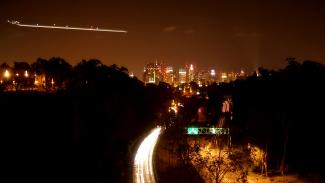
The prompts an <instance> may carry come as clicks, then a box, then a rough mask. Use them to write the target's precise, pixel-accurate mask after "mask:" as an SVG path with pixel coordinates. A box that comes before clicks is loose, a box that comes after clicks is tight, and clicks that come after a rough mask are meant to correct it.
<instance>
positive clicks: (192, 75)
mask: <svg viewBox="0 0 325 183" xmlns="http://www.w3.org/2000/svg"><path fill="white" fill-rule="evenodd" d="M187 70H188V72H187V73H188V75H187V83H190V82H191V81H194V79H195V72H194V66H193V64H191V65H190V66H188V67H187Z"/></svg>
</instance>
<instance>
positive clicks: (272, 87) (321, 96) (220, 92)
mask: <svg viewBox="0 0 325 183" xmlns="http://www.w3.org/2000/svg"><path fill="white" fill-rule="evenodd" d="M324 84H325V66H324V65H322V64H319V63H317V62H313V61H304V62H303V63H299V62H297V61H296V60H295V59H293V58H290V59H288V65H287V66H286V67H285V68H284V69H281V70H278V71H272V70H267V69H263V68H260V69H259V72H258V73H256V74H255V75H253V76H250V77H248V78H247V79H245V80H236V81H234V82H231V83H229V84H220V85H214V86H210V88H209V93H210V95H209V96H211V97H210V100H212V101H213V97H214V98H215V101H222V100H221V99H220V96H225V95H230V96H232V100H233V114H232V116H233V119H232V120H231V124H230V126H231V130H232V137H233V141H234V143H237V144H245V143H246V144H247V143H248V142H250V143H253V144H256V145H258V146H259V147H261V148H262V149H263V150H265V151H266V152H267V161H268V167H269V170H270V171H271V172H272V171H273V172H275V173H276V172H278V173H282V174H285V173H299V174H300V175H303V176H305V177H309V178H311V177H312V178H314V177H317V176H320V175H324V172H322V170H324V168H323V165H324V163H325V161H324V160H325V156H324V150H323V149H324V147H323V145H324V142H323V139H324V128H323V126H324V125H323V123H324V122H325V116H324V112H325V111H324V103H325V87H324ZM218 97H219V99H218ZM215 105H216V106H218V108H220V107H221V103H220V102H219V103H216V104H215ZM315 181H316V180H315Z"/></svg>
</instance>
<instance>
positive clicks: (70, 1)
mask: <svg viewBox="0 0 325 183" xmlns="http://www.w3.org/2000/svg"><path fill="white" fill-rule="evenodd" d="M7 19H13V20H18V21H20V22H21V23H29V24H36V23H38V24H45V25H52V24H54V23H55V24H56V25H70V26H81V27H90V26H91V25H93V26H98V27H100V28H107V29H124V30H127V31H128V32H129V33H128V34H123V33H103V32H87V31H73V30H50V29H36V28H24V27H18V26H14V25H11V24H8V23H7V22H6V21H7ZM53 56H59V57H62V58H64V59H66V60H67V61H68V62H70V63H71V64H73V65H74V64H76V63H77V62H79V61H81V60H82V59H90V58H98V59H100V60H101V61H102V62H103V63H105V64H107V65H111V64H114V63H115V64H117V65H119V66H126V67H127V68H128V69H129V70H130V71H133V72H135V74H136V75H137V76H139V74H140V73H141V72H142V70H143V66H144V65H145V64H146V63H148V62H150V61H155V60H156V59H157V60H158V61H161V60H162V61H164V62H166V63H169V64H172V65H174V66H175V67H179V66H181V65H184V64H186V63H193V64H195V65H197V66H199V67H201V68H209V67H212V68H215V69H216V70H217V71H230V70H238V69H240V68H244V69H248V70H252V69H254V68H256V67H259V66H262V67H266V68H272V69H278V68H281V67H283V66H285V64H286V62H285V58H287V57H296V58H298V59H300V60H306V59H309V60H315V61H319V62H321V63H323V64H325V1H321V0H319V1H315V0H305V1H302V0H301V1H299V0H292V1H289V0H287V1H286V0H272V1H271V0H255V1H249V0H245V1H244V0H238V1H232V0H224V1H221V0H220V1H219V0H213V1H203V0H186V1H176V0H174V1H168V0H164V1H157V0H148V1H139V0H134V1H109V0H107V1H104V0H103V1H99V0H97V1H96V0H88V1H86V0H83V1H82V0H79V1H78V0H52V1H50V0H20V1H19V0H16V1H14V0H1V1H0V62H7V63H9V64H12V63H13V62H14V61H27V62H33V61H35V60H36V59H37V58H38V57H42V58H50V57H53ZM140 78H141V77H140Z"/></svg>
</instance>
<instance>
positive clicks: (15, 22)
mask: <svg viewBox="0 0 325 183" xmlns="http://www.w3.org/2000/svg"><path fill="white" fill-rule="evenodd" d="M8 23H10V24H13V25H17V26H20V27H34V28H45V29H65V30H84V31H97V32H118V33H127V31H125V30H113V29H100V28H98V27H96V28H92V27H91V28H83V27H70V26H56V25H55V24H54V25H53V26H50V25H38V24H36V25H30V24H21V23H20V22H18V21H9V20H8Z"/></svg>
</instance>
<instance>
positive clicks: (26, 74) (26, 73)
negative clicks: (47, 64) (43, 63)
mask: <svg viewBox="0 0 325 183" xmlns="http://www.w3.org/2000/svg"><path fill="white" fill-rule="evenodd" d="M24 76H25V77H26V78H28V76H29V75H28V72H27V70H25V74H24Z"/></svg>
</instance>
